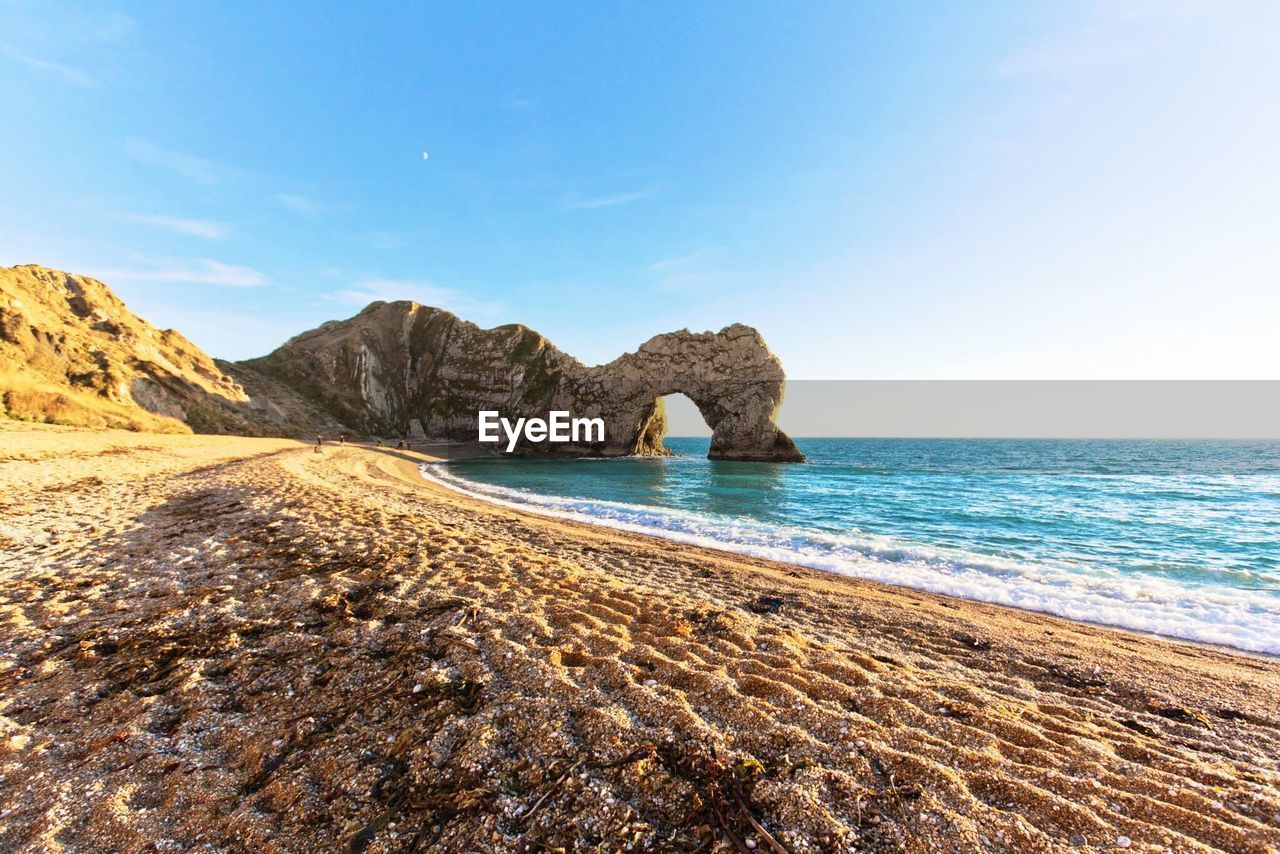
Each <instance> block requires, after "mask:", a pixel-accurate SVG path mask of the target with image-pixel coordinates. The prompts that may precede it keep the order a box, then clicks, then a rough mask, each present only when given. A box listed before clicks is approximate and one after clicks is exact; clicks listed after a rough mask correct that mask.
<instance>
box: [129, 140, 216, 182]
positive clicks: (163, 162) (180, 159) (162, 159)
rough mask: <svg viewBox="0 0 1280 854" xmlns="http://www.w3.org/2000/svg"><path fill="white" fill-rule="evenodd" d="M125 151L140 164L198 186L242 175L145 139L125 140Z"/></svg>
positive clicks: (202, 158)
mask: <svg viewBox="0 0 1280 854" xmlns="http://www.w3.org/2000/svg"><path fill="white" fill-rule="evenodd" d="M124 151H125V154H127V155H129V156H130V157H132V158H133V159H134V160H137V161H138V162H139V163H145V164H147V165H148V166H155V167H156V168H158V169H164V170H165V171H167V172H173V173H174V174H175V175H180V176H182V177H183V178H186V179H187V180H189V181H194V182H196V183H197V184H216V183H218V182H219V181H223V180H225V179H227V178H231V177H234V176H237V175H239V174H240V172H239V171H238V170H236V169H233V168H231V167H229V166H224V165H223V164H221V163H218V162H217V161H215V160H210V159H208V158H206V157H198V156H196V155H194V154H185V153H183V152H181V151H174V150H172V149H168V148H161V147H160V146H158V145H155V144H153V143H151V142H148V141H146V140H145V139H136V138H131V139H127V140H125V143H124Z"/></svg>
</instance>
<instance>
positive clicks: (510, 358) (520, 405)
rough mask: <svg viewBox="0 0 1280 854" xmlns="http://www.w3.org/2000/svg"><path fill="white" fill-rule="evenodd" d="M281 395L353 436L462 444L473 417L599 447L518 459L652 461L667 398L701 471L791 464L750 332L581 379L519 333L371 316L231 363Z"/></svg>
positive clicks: (560, 448)
mask: <svg viewBox="0 0 1280 854" xmlns="http://www.w3.org/2000/svg"><path fill="white" fill-rule="evenodd" d="M235 367H236V368H239V367H246V368H249V369H251V370H252V371H254V372H256V373H258V374H260V375H262V376H266V377H270V378H272V379H274V380H276V381H277V382H279V383H281V384H284V385H287V386H288V387H290V388H292V389H294V390H296V391H297V392H298V393H300V394H302V395H303V396H305V397H307V398H308V399H310V400H312V401H314V402H316V403H317V404H318V405H319V406H321V407H322V408H323V409H325V410H326V411H328V412H330V413H332V414H333V415H334V416H335V417H336V418H338V419H339V420H341V421H343V422H344V423H347V424H351V425H352V426H354V427H356V429H357V430H359V431H361V432H368V433H373V434H378V435H386V436H391V435H401V434H403V433H405V432H406V431H407V429H408V427H409V425H410V424H411V423H412V422H414V421H417V422H420V424H421V426H422V429H423V430H424V431H425V432H426V433H427V434H428V435H432V436H439V437H446V438H451V439H456V440H461V441H474V440H475V438H476V433H477V425H476V413H477V412H478V411H479V410H482V409H496V410H498V411H499V412H501V413H502V414H503V415H504V416H507V417H511V418H515V417H521V416H524V417H532V416H543V417H545V416H546V414H547V413H548V412H549V411H552V410H567V411H569V412H571V413H572V414H573V415H574V416H575V417H584V418H594V417H600V418H602V419H603V420H604V422H605V425H606V435H605V440H604V441H603V442H594V443H584V444H578V445H572V444H569V445H563V444H562V445H552V444H547V443H543V444H532V443H525V444H522V445H520V446H519V448H518V450H519V452H521V453H525V454H554V455H568V456H575V455H576V456H622V455H626V454H649V455H653V454H664V453H666V449H665V448H664V447H663V445H662V435H663V433H665V428H666V424H665V416H664V413H663V411H662V404H661V397H662V396H663V395H666V394H672V393H675V392H680V393H683V394H685V395H686V396H687V397H689V398H690V399H691V400H693V401H694V403H695V404H697V406H698V409H699V410H700V411H701V413H702V416H703V418H704V419H705V420H706V422H707V424H708V426H710V427H711V428H712V440H711V452H710V456H711V458H712V459H725V460H762V461H764V460H767V461H798V460H802V459H804V457H803V455H802V454H801V453H800V452H799V451H798V450H797V449H796V447H795V445H794V443H792V441H791V439H790V438H788V437H787V435H786V434H785V433H783V432H782V431H781V430H779V429H778V427H777V425H776V424H775V423H774V420H773V419H774V415H775V413H776V412H777V409H778V405H779V404H780V403H781V400H782V392H783V386H784V383H785V378H784V375H783V371H782V366H781V364H780V363H779V362H778V360H777V358H776V357H775V356H774V355H773V354H772V353H770V352H769V349H768V347H766V346H765V343H764V340H763V339H762V338H761V337H760V334H759V333H758V332H756V331H755V330H754V329H751V328H750V327H747V326H742V325H733V326H729V327H726V328H725V329H723V330H721V331H720V332H718V333H711V332H703V333H691V332H688V331H687V330H686V331H681V332H673V333H668V334H665V335H659V336H656V337H654V338H652V339H650V340H649V341H647V342H646V343H645V344H643V345H641V347H640V348H639V349H638V350H637V351H636V352H634V353H628V354H626V355H624V356H621V357H619V358H617V359H615V360H614V361H612V362H610V363H608V364H606V365H600V366H596V367H588V366H586V365H584V364H583V363H582V362H580V361H578V360H577V359H575V358H573V357H572V356H569V355H567V354H565V353H563V352H561V351H560V350H559V349H557V348H556V347H555V346H554V345H553V344H551V343H550V342H548V341H547V340H546V339H545V338H543V337H542V336H541V335H539V334H538V333H537V332H534V331H533V330H531V329H528V328H526V327H524V326H519V325H510V326H500V327H498V328H496V329H481V328H480V327H478V326H476V325H475V324H473V323H468V322H467V321H464V320H460V319H459V318H457V317H456V316H454V315H453V314H451V313H449V312H447V311H444V310H442V309H437V308H429V307H427V306H422V305H418V304H417V303H412V302H393V303H385V302H376V303H373V304H372V305H370V306H369V307H368V308H366V309H365V310H364V311H362V312H361V313H360V314H358V315H357V316H356V317H353V318H351V319H349V320H345V321H335V322H330V323H326V324H324V325H323V326H321V327H319V328H318V329H315V330H313V331H311V332H307V333H304V334H302V335H299V336H297V337H296V338H294V339H292V340H290V341H289V342H287V343H286V344H285V345H284V346H282V347H281V348H280V349H278V350H276V351H275V352H274V353H272V354H270V355H269V356H265V357H263V358H261V359H254V360H251V361H248V362H243V363H240V365H237V366H235Z"/></svg>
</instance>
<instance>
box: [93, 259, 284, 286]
mask: <svg viewBox="0 0 1280 854" xmlns="http://www.w3.org/2000/svg"><path fill="white" fill-rule="evenodd" d="M97 277H98V278H100V279H102V280H103V281H105V282H107V283H108V284H110V283H111V282H113V281H121V282H174V283H187V284H196V285H215V286H217V287H221V288H258V287H262V286H263V285H266V284H267V283H268V280H267V277H266V276H265V275H264V274H262V273H260V272H258V271H257V270H255V269H253V268H252V267H242V266H239V265H237V264H225V263H223V262H221V261H214V260H212V259H209V258H195V259H192V260H191V261H174V260H172V259H167V258H156V259H153V260H152V261H151V262H150V263H147V264H143V265H142V266H138V267H130V268H121V269H115V270H101V271H99V273H98V275H97Z"/></svg>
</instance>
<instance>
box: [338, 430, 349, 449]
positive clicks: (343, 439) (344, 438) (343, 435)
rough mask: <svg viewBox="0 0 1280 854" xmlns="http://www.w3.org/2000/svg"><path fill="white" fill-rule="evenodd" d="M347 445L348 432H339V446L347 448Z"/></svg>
mask: <svg viewBox="0 0 1280 854" xmlns="http://www.w3.org/2000/svg"><path fill="white" fill-rule="evenodd" d="M346 446H347V434H346V433H339V434H338V447H339V448H345V447H346Z"/></svg>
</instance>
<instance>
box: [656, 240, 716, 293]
mask: <svg viewBox="0 0 1280 854" xmlns="http://www.w3.org/2000/svg"><path fill="white" fill-rule="evenodd" d="M718 252H719V248H718V247H715V246H706V247H703V248H702V249H698V250H695V251H693V252H688V253H686V254H684V255H675V256H672V257H670V258H662V259H660V260H658V261H654V262H653V263H652V264H648V265H646V266H645V268H644V272H645V273H647V274H649V275H650V276H651V277H652V280H653V284H654V286H655V287H657V288H658V289H660V290H666V291H678V290H683V289H686V288H693V287H700V286H701V287H705V286H709V285H714V284H719V283H721V282H723V281H725V280H726V279H727V278H729V276H730V274H729V273H726V272H725V271H724V270H721V269H719V268H718V267H717V265H716V264H715V257H716V255H717V253H718Z"/></svg>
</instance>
